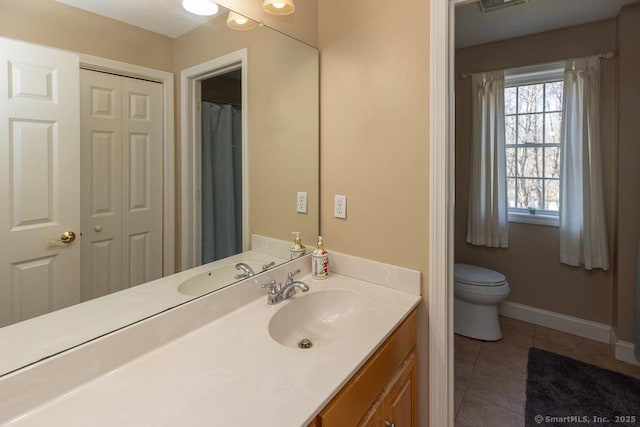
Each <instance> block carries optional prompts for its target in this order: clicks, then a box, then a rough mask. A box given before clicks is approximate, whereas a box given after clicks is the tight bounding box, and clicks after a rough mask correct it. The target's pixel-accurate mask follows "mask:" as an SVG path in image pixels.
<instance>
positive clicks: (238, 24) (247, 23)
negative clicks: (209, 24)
mask: <svg viewBox="0 0 640 427" xmlns="http://www.w3.org/2000/svg"><path fill="white" fill-rule="evenodd" d="M256 25H257V22H256V21H253V20H251V19H249V18H247V17H246V16H242V15H240V14H239V13H235V12H233V11H231V10H230V11H229V15H228V16H227V27H229V28H231V29H232V30H250V29H252V28H254V27H255V26H256Z"/></svg>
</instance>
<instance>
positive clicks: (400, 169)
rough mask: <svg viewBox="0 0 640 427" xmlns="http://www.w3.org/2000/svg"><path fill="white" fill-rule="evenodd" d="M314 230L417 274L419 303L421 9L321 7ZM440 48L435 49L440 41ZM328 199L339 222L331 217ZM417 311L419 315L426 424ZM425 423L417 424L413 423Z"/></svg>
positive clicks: (425, 59)
mask: <svg viewBox="0 0 640 427" xmlns="http://www.w3.org/2000/svg"><path fill="white" fill-rule="evenodd" d="M319 16H320V51H321V61H320V64H321V67H320V69H321V72H320V76H321V82H320V87H321V94H320V99H321V107H320V111H321V120H320V123H321V169H320V170H321V182H322V187H321V207H322V210H321V215H320V218H321V230H322V234H323V236H324V237H325V242H326V245H327V248H328V250H329V251H331V250H335V251H338V252H344V253H349V254H353V255H356V256H361V257H365V258H370V259H373V260H378V261H383V262H387V263H391V264H396V265H400V266H404V267H408V268H412V269H415V270H420V271H421V272H422V294H423V296H425V297H426V296H427V295H428V282H427V267H428V259H427V258H428V237H429V236H428V221H429V211H428V172H429V170H428V169H429V168H428V164H429V158H428V153H429V143H428V138H429V125H428V117H429V92H428V89H429V28H428V25H427V24H426V23H428V22H429V2H428V1H423V0H404V1H402V2H396V3H394V4H393V7H389V3H388V2H384V1H380V0H374V1H371V0H352V1H348V2H345V1H342V0H322V1H321V2H320V4H319ZM443 42H444V41H443ZM334 194H345V195H346V196H347V219H346V220H342V219H336V218H334V217H333V197H334ZM426 313H427V310H426V301H423V302H422V303H421V306H420V310H419V329H418V334H419V337H418V345H419V352H420V357H419V370H420V373H419V376H420V380H419V385H420V402H421V405H420V416H421V420H422V422H423V423H426V422H427V409H428V404H427V402H428V383H427V378H428V347H427V341H428V336H427V315H426ZM422 425H425V424H422Z"/></svg>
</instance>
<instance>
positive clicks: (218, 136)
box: [202, 101, 242, 264]
mask: <svg viewBox="0 0 640 427" xmlns="http://www.w3.org/2000/svg"><path fill="white" fill-rule="evenodd" d="M241 251H242V122H241V113H240V110H239V109H238V108H236V107H234V106H232V105H229V104H224V105H223V104H215V103H212V102H205V101H203V102H202V264H205V263H208V262H212V261H215V260H218V259H221V258H226V257H228V256H231V255H235V254H237V253H239V252H241Z"/></svg>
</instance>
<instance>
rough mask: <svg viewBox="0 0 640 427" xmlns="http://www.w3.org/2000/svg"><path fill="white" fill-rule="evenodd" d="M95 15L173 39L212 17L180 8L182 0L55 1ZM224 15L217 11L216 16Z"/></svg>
mask: <svg viewBox="0 0 640 427" xmlns="http://www.w3.org/2000/svg"><path fill="white" fill-rule="evenodd" d="M57 1H58V2H60V3H64V4H67V5H69V6H75V7H78V8H80V9H84V10H88V11H89V12H93V13H97V14H98V15H103V16H107V17H109V18H113V19H117V20H118V21H123V22H126V23H127V24H131V25H135V26H136V27H140V28H144V29H145V30H149V31H153V32H155V33H160V34H164V35H165V36H169V37H172V38H176V37H178V36H180V35H182V34H184V33H186V32H189V31H191V30H193V29H194V28H196V27H198V26H200V25H202V24H204V23H205V22H207V21H208V20H210V19H211V18H213V17H212V16H198V15H194V14H192V13H189V12H187V11H186V10H184V9H183V8H182V0H57ZM225 12H226V9H224V8H223V7H220V11H219V12H218V14H217V15H216V16H219V15H220V14H223V13H225Z"/></svg>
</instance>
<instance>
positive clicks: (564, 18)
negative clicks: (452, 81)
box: [456, 0, 640, 48]
mask: <svg viewBox="0 0 640 427" xmlns="http://www.w3.org/2000/svg"><path fill="white" fill-rule="evenodd" d="M638 2H640V0H529V2H528V3H525V4H521V5H517V6H512V7H507V8H504V9H499V10H496V11H493V12H488V13H482V12H481V11H480V5H479V4H478V3H477V2H473V3H469V4H465V5H462V6H458V7H456V48H460V47H468V46H473V45H477V44H482V43H488V42H492V41H497V40H504V39H510V38H514V37H520V36H525V35H527V34H535V33H540V32H544V31H550V30H555V29H558V28H564V27H570V26H573V25H579V24H585V23H587V22H595V21H601V20H603V19H608V18H613V17H615V16H616V15H617V14H618V11H619V10H620V7H622V6H624V5H627V4H630V3H638Z"/></svg>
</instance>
